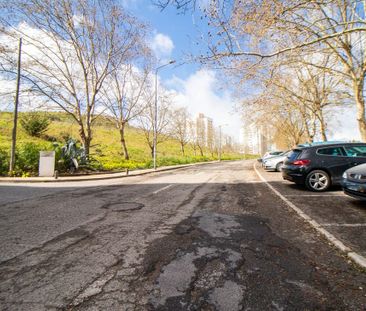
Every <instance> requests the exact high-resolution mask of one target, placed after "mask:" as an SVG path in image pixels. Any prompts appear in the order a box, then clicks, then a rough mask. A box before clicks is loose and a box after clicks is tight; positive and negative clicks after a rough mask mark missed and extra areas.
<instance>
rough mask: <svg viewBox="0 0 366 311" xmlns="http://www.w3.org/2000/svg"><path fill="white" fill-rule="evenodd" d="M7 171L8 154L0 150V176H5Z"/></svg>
mask: <svg viewBox="0 0 366 311" xmlns="http://www.w3.org/2000/svg"><path fill="white" fill-rule="evenodd" d="M8 169H9V154H8V153H7V152H6V151H5V150H2V149H0V175H6V174H7V172H8Z"/></svg>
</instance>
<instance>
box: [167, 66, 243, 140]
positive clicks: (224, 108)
mask: <svg viewBox="0 0 366 311" xmlns="http://www.w3.org/2000/svg"><path fill="white" fill-rule="evenodd" d="M165 85H166V86H174V87H175V88H177V86H178V89H180V91H178V92H177V94H176V97H175V102H176V104H177V105H180V106H187V107H188V110H189V112H190V113H191V114H192V117H194V118H195V117H196V116H197V114H198V113H203V114H205V116H207V117H210V118H212V119H213V122H214V126H215V127H217V126H219V125H222V124H227V126H224V127H223V128H222V130H223V132H224V133H226V134H229V135H231V136H232V137H233V139H234V140H235V141H239V139H240V127H241V119H240V115H239V114H238V113H235V111H234V106H235V104H236V103H235V101H234V99H233V98H232V97H231V96H230V94H229V93H228V92H225V91H222V90H220V89H219V80H218V77H217V76H216V74H215V73H214V72H213V71H210V70H199V71H197V72H195V73H194V74H192V75H191V76H189V77H188V78H187V79H186V80H181V79H179V78H177V77H174V78H173V79H172V80H170V81H168V82H165Z"/></svg>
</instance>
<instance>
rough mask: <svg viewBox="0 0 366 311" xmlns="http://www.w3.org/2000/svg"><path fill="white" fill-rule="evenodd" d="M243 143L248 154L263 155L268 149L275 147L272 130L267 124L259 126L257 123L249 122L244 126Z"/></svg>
mask: <svg viewBox="0 0 366 311" xmlns="http://www.w3.org/2000/svg"><path fill="white" fill-rule="evenodd" d="M242 135H243V138H242V139H243V145H244V153H246V154H261V155H263V154H264V153H265V152H267V151H268V150H271V149H273V148H274V146H273V144H272V141H271V135H270V130H269V128H268V127H266V126H258V125H257V124H255V123H249V124H246V125H245V126H243V129H242Z"/></svg>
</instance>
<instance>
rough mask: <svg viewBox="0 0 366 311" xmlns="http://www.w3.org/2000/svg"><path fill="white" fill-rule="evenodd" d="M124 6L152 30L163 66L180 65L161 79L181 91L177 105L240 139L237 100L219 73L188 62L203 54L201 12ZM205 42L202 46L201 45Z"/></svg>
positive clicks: (135, 2)
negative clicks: (227, 88) (236, 110)
mask: <svg viewBox="0 0 366 311" xmlns="http://www.w3.org/2000/svg"><path fill="white" fill-rule="evenodd" d="M121 1H123V3H124V6H125V7H126V8H127V10H128V11H130V12H131V13H132V14H133V15H135V16H137V17H138V18H139V19H140V20H142V21H144V22H145V23H148V24H149V25H150V28H151V33H150V39H151V41H152V42H151V45H152V47H153V48H154V49H155V52H156V54H157V56H158V58H160V59H162V61H161V63H166V62H167V61H168V60H170V59H174V60H176V62H177V65H171V66H167V67H164V69H162V70H161V71H159V77H160V79H161V83H162V84H163V85H164V87H166V88H168V89H173V90H175V91H177V92H178V94H177V99H176V104H177V105H181V106H187V107H188V109H189V111H190V113H191V114H192V116H193V117H195V116H196V114H198V113H199V112H202V113H204V114H205V115H206V116H208V117H210V118H212V119H213V122H214V126H216V127H217V126H218V125H221V124H225V127H223V132H225V133H227V134H229V135H231V136H232V137H233V139H234V140H235V141H239V140H240V136H239V135H240V134H239V133H240V127H241V124H242V123H241V119H240V115H239V114H238V113H237V112H235V109H234V106H235V104H236V103H235V101H234V100H233V99H232V97H231V95H230V93H229V92H228V91H225V90H223V88H222V84H221V83H220V81H222V78H221V76H220V73H218V72H214V71H212V70H208V69H205V68H202V67H201V66H200V65H199V64H195V63H192V62H187V61H188V60H189V58H190V57H189V56H190V55H199V54H200V53H202V52H204V50H205V48H206V46H205V44H204V43H203V42H204V36H205V32H206V31H207V26H206V25H205V22H204V20H201V18H200V17H201V16H200V12H199V11H198V10H197V11H195V12H186V13H185V14H182V13H179V12H178V11H177V10H176V9H175V8H174V7H172V6H169V7H167V8H165V9H164V10H163V11H161V10H160V8H158V7H157V6H155V5H153V4H152V1H150V0H121ZM202 43H203V44H202Z"/></svg>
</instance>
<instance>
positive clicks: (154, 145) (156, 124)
mask: <svg viewBox="0 0 366 311" xmlns="http://www.w3.org/2000/svg"><path fill="white" fill-rule="evenodd" d="M174 63H175V60H171V61H169V63H167V64H165V65H162V66H159V67H157V68H156V69H155V103H154V124H153V134H154V137H153V166H154V170H156V167H157V165H156V155H157V154H156V145H157V144H158V142H157V139H158V72H159V69H161V68H163V67H166V66H168V65H171V64H174Z"/></svg>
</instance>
